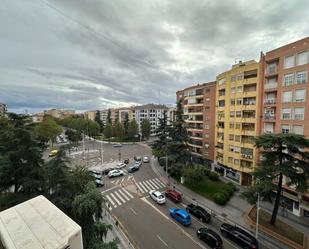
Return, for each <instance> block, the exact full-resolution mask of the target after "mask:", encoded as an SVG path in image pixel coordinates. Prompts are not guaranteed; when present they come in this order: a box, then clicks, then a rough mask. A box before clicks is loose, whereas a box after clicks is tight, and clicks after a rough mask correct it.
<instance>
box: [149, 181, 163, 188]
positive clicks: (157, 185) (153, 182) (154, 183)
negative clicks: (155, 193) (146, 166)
mask: <svg viewBox="0 0 309 249" xmlns="http://www.w3.org/2000/svg"><path fill="white" fill-rule="evenodd" d="M149 182H150V183H152V185H154V186H155V187H156V188H161V186H159V184H158V183H156V182H155V181H153V180H149Z"/></svg>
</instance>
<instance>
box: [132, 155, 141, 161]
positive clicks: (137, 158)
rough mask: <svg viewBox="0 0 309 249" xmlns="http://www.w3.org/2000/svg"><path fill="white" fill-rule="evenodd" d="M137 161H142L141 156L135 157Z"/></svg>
mask: <svg viewBox="0 0 309 249" xmlns="http://www.w3.org/2000/svg"><path fill="white" fill-rule="evenodd" d="M134 160H135V161H142V158H141V157H140V156H134Z"/></svg>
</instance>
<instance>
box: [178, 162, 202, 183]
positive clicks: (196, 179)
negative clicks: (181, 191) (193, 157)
mask: <svg viewBox="0 0 309 249" xmlns="http://www.w3.org/2000/svg"><path fill="white" fill-rule="evenodd" d="M182 176H183V177H184V178H185V181H186V182H187V183H188V184H189V185H191V186H196V185H198V184H199V183H200V182H201V181H202V180H203V178H204V172H203V170H202V169H201V168H199V167H194V166H191V165H190V166H186V167H185V168H183V171H182Z"/></svg>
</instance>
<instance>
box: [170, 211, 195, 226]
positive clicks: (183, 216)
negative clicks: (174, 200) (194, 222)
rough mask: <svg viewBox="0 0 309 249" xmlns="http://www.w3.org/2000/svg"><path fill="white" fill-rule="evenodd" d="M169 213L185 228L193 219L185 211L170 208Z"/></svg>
mask: <svg viewBox="0 0 309 249" xmlns="http://www.w3.org/2000/svg"><path fill="white" fill-rule="evenodd" d="M169 211H170V215H171V216H172V217H173V218H174V219H175V220H177V221H178V222H179V223H181V224H183V225H184V226H189V225H190V224H191V217H190V215H189V214H188V213H187V212H186V211H185V210H183V209H178V208H170V209H169Z"/></svg>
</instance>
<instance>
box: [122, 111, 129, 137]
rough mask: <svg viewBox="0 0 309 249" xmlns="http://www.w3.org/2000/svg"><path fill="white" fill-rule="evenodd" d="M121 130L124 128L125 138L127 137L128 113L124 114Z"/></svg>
mask: <svg viewBox="0 0 309 249" xmlns="http://www.w3.org/2000/svg"><path fill="white" fill-rule="evenodd" d="M123 128H124V134H125V136H128V130H129V114H128V113H126V115H125V117H124V122H123Z"/></svg>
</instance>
